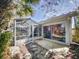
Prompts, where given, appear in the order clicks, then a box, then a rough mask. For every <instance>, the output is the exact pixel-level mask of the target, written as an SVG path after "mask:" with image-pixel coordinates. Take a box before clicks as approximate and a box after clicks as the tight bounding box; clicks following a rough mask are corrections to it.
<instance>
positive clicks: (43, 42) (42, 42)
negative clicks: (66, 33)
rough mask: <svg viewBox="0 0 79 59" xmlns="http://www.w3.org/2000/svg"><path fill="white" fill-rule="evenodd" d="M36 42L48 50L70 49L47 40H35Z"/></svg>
mask: <svg viewBox="0 0 79 59" xmlns="http://www.w3.org/2000/svg"><path fill="white" fill-rule="evenodd" d="M35 42H36V43H37V44H38V45H40V46H42V47H43V48H45V49H47V50H49V49H56V48H63V47H68V45H63V44H59V43H56V42H53V41H49V40H45V39H44V40H35Z"/></svg>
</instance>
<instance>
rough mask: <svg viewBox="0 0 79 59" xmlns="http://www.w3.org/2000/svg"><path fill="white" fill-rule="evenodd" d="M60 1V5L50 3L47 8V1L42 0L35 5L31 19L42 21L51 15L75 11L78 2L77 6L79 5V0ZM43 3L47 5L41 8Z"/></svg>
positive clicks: (50, 0)
mask: <svg viewBox="0 0 79 59" xmlns="http://www.w3.org/2000/svg"><path fill="white" fill-rule="evenodd" d="M47 1H49V2H51V3H53V2H54V1H56V0H47ZM60 1H61V3H60V4H59V5H58V6H54V5H52V4H51V5H48V6H49V7H48V8H47V7H46V6H45V4H46V2H45V1H44V0H41V1H40V3H39V4H38V5H34V6H33V9H34V14H33V16H32V17H31V19H33V20H35V21H37V22H40V21H43V20H46V19H48V18H50V17H53V16H58V15H61V14H65V13H68V12H70V11H73V10H75V8H76V4H77V6H78V5H79V4H78V3H79V0H74V1H76V4H75V3H73V1H72V0H60ZM42 5H43V6H45V7H44V8H41V6H42ZM54 9H55V10H56V12H54ZM46 10H48V12H46Z"/></svg>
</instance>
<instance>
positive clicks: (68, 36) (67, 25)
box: [42, 18, 72, 45]
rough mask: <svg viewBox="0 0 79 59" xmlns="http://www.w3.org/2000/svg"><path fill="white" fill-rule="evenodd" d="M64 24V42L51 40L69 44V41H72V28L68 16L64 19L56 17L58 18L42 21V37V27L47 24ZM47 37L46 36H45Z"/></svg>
mask: <svg viewBox="0 0 79 59" xmlns="http://www.w3.org/2000/svg"><path fill="white" fill-rule="evenodd" d="M61 23H62V24H64V25H65V32H66V33H65V40H66V42H65V43H64V42H60V41H56V40H51V41H55V42H57V43H61V44H67V45H69V44H70V42H71V41H72V37H71V36H72V32H71V31H72V28H71V19H68V18H64V19H58V20H54V21H51V22H48V23H44V24H42V37H43V36H44V33H43V27H44V26H49V25H53V24H61ZM45 39H47V38H45Z"/></svg>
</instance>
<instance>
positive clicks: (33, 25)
mask: <svg viewBox="0 0 79 59" xmlns="http://www.w3.org/2000/svg"><path fill="white" fill-rule="evenodd" d="M32 39H34V25H32Z"/></svg>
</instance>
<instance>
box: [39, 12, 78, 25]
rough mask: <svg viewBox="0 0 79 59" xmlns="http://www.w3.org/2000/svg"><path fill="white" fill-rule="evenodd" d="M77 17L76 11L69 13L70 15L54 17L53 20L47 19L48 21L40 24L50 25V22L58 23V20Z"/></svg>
mask: <svg viewBox="0 0 79 59" xmlns="http://www.w3.org/2000/svg"><path fill="white" fill-rule="evenodd" d="M76 15H78V13H77V12H76V11H72V12H69V13H67V14H62V15H60V16H54V17H51V18H49V19H47V20H44V21H42V22H40V23H41V24H45V23H49V22H51V21H54V20H55V21H56V20H58V19H65V18H67V17H72V16H76Z"/></svg>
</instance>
